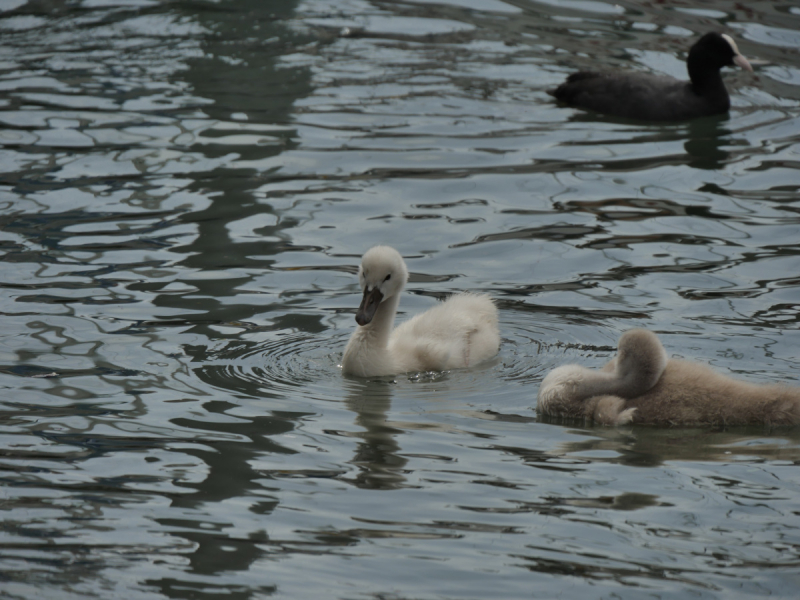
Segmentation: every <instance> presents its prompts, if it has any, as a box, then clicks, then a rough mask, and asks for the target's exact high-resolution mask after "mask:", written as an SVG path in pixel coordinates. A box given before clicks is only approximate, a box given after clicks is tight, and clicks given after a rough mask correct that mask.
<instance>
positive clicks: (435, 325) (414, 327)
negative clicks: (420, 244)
mask: <svg viewBox="0 0 800 600" xmlns="http://www.w3.org/2000/svg"><path fill="white" fill-rule="evenodd" d="M358 280H359V283H360V284H361V289H362V290H363V292H364V296H363V299H362V301H361V305H360V306H359V307H358V312H357V313H356V323H358V327H357V328H356V330H355V331H354V332H353V335H352V336H351V337H350V341H349V342H348V344H347V347H346V348H345V350H344V356H343V357H342V372H343V373H344V374H346V375H356V376H359V377H374V376H378V375H396V374H399V373H410V372H416V371H443V370H447V369H459V368H465V367H471V366H473V365H476V364H478V363H480V362H482V361H484V360H487V359H489V358H491V357H493V356H494V355H495V354H497V351H498V348H499V346H500V332H499V330H498V326H497V307H495V305H494V302H492V300H491V299H490V298H489V297H488V296H487V295H485V294H471V293H461V294H455V295H453V296H450V297H449V298H448V299H447V300H445V301H444V302H442V303H440V304H438V305H437V306H434V307H433V308H431V309H429V310H427V311H425V312H424V313H421V314H419V315H416V316H415V317H413V318H411V319H410V320H408V321H406V322H405V323H402V324H401V325H399V326H397V327H396V328H394V329H392V326H393V324H394V317H395V313H396V312H397V304H398V302H399V300H400V292H401V291H402V290H403V288H404V287H405V284H406V281H408V269H407V268H406V264H405V262H404V261H403V258H402V257H401V256H400V253H399V252H397V250H395V249H394V248H390V247H389V246H375V247H374V248H371V249H370V250H368V251H367V252H366V254H364V257H363V258H362V260H361V267H360V268H359V270H358Z"/></svg>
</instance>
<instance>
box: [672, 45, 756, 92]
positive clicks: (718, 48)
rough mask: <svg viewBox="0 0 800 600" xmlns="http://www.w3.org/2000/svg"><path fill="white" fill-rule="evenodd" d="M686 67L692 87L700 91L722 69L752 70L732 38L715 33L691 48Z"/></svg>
mask: <svg viewBox="0 0 800 600" xmlns="http://www.w3.org/2000/svg"><path fill="white" fill-rule="evenodd" d="M686 66H687V67H688V69H689V78H690V79H691V80H692V85H694V86H695V87H696V88H700V89H702V88H704V87H705V86H706V84H707V83H708V82H710V81H711V80H716V79H717V78H718V77H719V70H720V69H721V68H722V67H733V66H739V67H741V68H743V69H746V70H747V71H752V70H753V67H751V66H750V63H749V62H747V59H746V58H745V57H744V56H742V55H741V53H740V52H739V48H738V47H737V46H736V42H734V41H733V38H732V37H731V36H729V35H726V34H724V33H715V32H712V33H707V34H705V35H704V36H703V37H701V38H700V39H699V40H697V42H696V43H695V44H694V46H692V47H691V49H690V50H689V57H688V58H687V59H686Z"/></svg>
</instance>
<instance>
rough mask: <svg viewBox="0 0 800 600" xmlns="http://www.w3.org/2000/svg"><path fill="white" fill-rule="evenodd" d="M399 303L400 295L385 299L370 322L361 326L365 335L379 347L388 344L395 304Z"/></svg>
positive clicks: (395, 311)
mask: <svg viewBox="0 0 800 600" xmlns="http://www.w3.org/2000/svg"><path fill="white" fill-rule="evenodd" d="M399 301H400V293H399V292H398V293H397V294H393V295H391V296H389V297H388V298H386V299H385V300H384V301H383V302H381V303H380V305H379V306H378V310H376V311H375V315H374V316H373V317H372V321H370V322H369V323H367V324H366V325H363V326H362V330H363V331H364V333H365V334H367V335H369V336H370V337H372V338H373V340H374V341H375V343H376V344H378V345H379V346H386V345H388V343H389V336H390V335H391V333H392V327H393V325H394V317H395V315H396V314H397V303H398V302H399Z"/></svg>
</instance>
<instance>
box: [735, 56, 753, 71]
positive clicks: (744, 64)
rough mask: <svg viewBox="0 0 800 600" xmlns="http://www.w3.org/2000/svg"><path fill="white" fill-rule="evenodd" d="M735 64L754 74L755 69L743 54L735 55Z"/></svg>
mask: <svg viewBox="0 0 800 600" xmlns="http://www.w3.org/2000/svg"><path fill="white" fill-rule="evenodd" d="M733 62H734V64H736V65H739V66H740V67H742V68H743V69H744V70H745V71H750V72H751V73H752V72H753V67H752V66H750V63H749V62H747V59H746V58H745V57H744V56H742V55H741V54H736V55H734V57H733Z"/></svg>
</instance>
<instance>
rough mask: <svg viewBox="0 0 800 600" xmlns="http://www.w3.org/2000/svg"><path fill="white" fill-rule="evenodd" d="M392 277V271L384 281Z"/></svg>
mask: <svg viewBox="0 0 800 600" xmlns="http://www.w3.org/2000/svg"><path fill="white" fill-rule="evenodd" d="M391 278H392V274H391V273H389V274H388V275H387V276H386V279H384V281H389V280H390V279H391Z"/></svg>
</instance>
